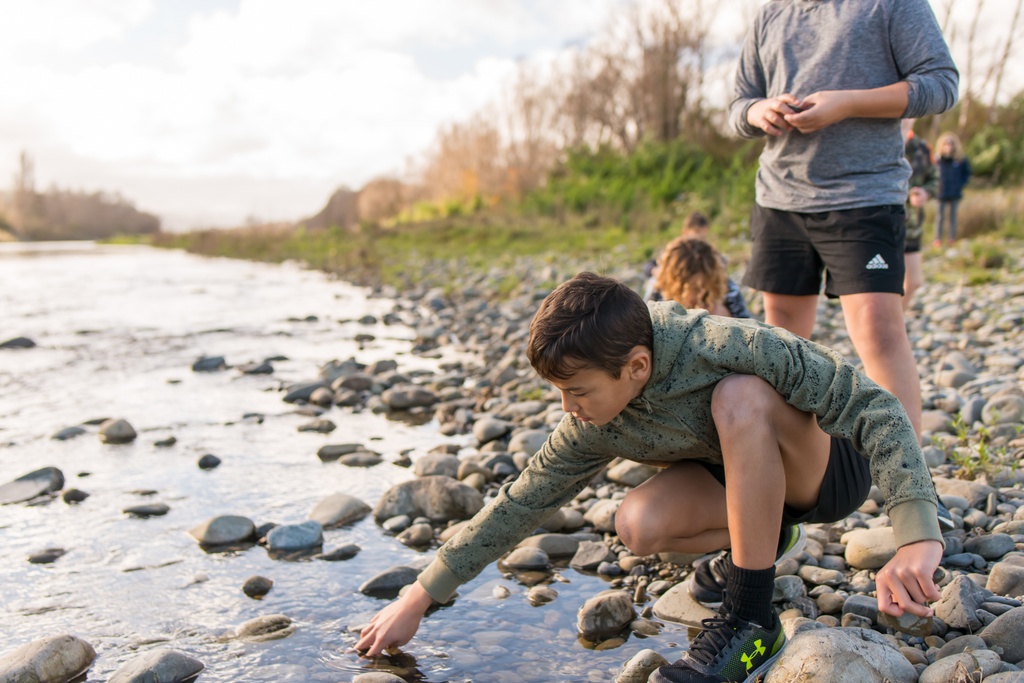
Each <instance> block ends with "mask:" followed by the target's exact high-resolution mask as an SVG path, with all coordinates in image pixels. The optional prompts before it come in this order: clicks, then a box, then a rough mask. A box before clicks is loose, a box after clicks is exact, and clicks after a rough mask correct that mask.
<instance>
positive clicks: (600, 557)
mask: <svg viewBox="0 0 1024 683" xmlns="http://www.w3.org/2000/svg"><path fill="white" fill-rule="evenodd" d="M614 561H615V553H613V552H612V551H611V549H610V548H609V547H608V546H607V545H606V544H604V543H601V542H599V541H582V542H581V543H580V544H579V547H578V548H577V549H576V552H575V554H573V556H572V560H571V561H570V562H569V566H570V567H572V568H573V569H575V570H577V571H588V572H592V571H597V568H598V567H599V566H600V565H601V563H602V562H614Z"/></svg>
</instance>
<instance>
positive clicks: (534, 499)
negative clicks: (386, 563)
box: [418, 415, 612, 603]
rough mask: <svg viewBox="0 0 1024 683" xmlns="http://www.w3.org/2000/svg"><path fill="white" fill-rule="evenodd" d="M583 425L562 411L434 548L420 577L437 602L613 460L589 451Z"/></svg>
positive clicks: (579, 489)
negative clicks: (517, 467)
mask: <svg viewBox="0 0 1024 683" xmlns="http://www.w3.org/2000/svg"><path fill="white" fill-rule="evenodd" d="M583 429H589V430H592V431H594V432H595V433H596V432H597V431H598V429H599V428H597V427H584V428H581V427H580V425H579V424H578V423H577V422H576V420H575V419H574V418H573V417H572V416H571V415H566V416H565V417H564V418H563V419H562V422H561V423H560V424H559V425H558V428H557V429H555V431H554V432H553V433H552V434H551V436H550V437H548V440H547V442H546V443H545V444H544V446H543V447H541V449H540V450H539V451H537V453H536V454H535V455H534V456H533V457H532V458H531V459H530V463H529V465H527V467H526V469H525V470H523V472H522V473H521V474H520V475H519V477H517V478H516V480H515V481H513V482H511V483H508V484H505V485H504V486H502V487H501V489H500V490H499V491H498V496H497V498H495V499H494V501H493V502H491V503H490V504H489V505H487V507H485V508H484V509H483V510H481V511H480V512H478V513H477V514H476V515H475V516H474V517H473V518H472V519H471V520H470V521H469V523H468V524H467V525H466V527H465V528H464V529H463V530H462V531H460V532H459V533H458V534H456V535H455V537H453V538H452V539H450V540H449V541H448V542H447V543H445V544H444V545H443V546H441V548H440V549H439V550H438V551H437V557H436V558H435V559H434V561H433V562H432V563H431V564H430V565H429V566H428V567H427V568H426V569H425V570H424V571H423V573H422V574H420V577H419V579H418V580H419V582H420V584H421V585H422V586H423V588H424V589H425V590H426V591H427V593H428V594H429V595H430V597H432V598H433V599H434V600H437V601H438V602H442V603H443V602H447V601H448V600H450V599H451V596H452V595H453V594H454V593H455V590H456V589H457V588H458V587H459V585H460V584H463V583H465V582H467V581H469V580H471V579H473V578H474V577H476V576H477V575H478V574H479V573H480V572H481V571H483V570H484V568H485V567H486V566H487V565H488V564H490V563H491V562H493V561H495V560H497V559H498V558H499V557H501V556H502V555H503V554H505V552H507V551H508V550H509V549H511V548H512V547H513V546H515V545H516V544H517V543H518V542H519V541H521V540H523V539H524V538H526V537H527V536H529V535H530V534H531V533H532V532H533V531H534V529H536V528H537V527H538V526H540V525H541V524H543V522H544V520H546V519H547V518H548V517H550V516H551V514H552V513H554V512H555V510H557V509H559V508H560V507H562V506H563V505H565V504H566V503H568V502H569V501H570V500H572V499H573V498H574V497H575V496H576V494H578V493H579V492H580V491H582V490H583V489H584V487H586V485H587V484H588V483H590V481H591V480H592V479H593V478H594V477H595V476H596V475H597V474H598V473H599V472H600V471H601V470H602V469H603V468H604V467H605V466H606V465H607V464H608V463H609V462H610V461H611V460H612V458H611V456H604V455H598V454H596V453H589V452H588V451H590V450H591V449H589V447H588V446H587V443H586V441H587V440H586V438H585V437H586V436H587V435H586V434H585V433H584V432H583Z"/></svg>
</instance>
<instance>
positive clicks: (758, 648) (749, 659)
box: [740, 638, 765, 671]
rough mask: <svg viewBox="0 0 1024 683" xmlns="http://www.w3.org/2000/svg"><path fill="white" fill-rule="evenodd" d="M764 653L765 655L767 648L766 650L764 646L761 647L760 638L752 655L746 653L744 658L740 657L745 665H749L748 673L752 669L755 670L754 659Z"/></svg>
mask: <svg viewBox="0 0 1024 683" xmlns="http://www.w3.org/2000/svg"><path fill="white" fill-rule="evenodd" d="M764 653H765V648H764V646H763V645H761V639H760V638H758V639H757V640H755V641H754V649H753V651H752V652H751V653H750V654H747V653H746V652H744V653H743V656H742V657H740V660H742V661H743V663H744V664H746V665H747V671H750V670H751V669H752V668H754V657H756V656H758V655H763V654H764Z"/></svg>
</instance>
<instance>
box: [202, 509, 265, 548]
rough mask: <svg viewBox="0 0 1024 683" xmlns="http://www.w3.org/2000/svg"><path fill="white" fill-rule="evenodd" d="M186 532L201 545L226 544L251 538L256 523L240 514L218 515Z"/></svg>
mask: <svg viewBox="0 0 1024 683" xmlns="http://www.w3.org/2000/svg"><path fill="white" fill-rule="evenodd" d="M188 533H189V534H190V535H191V536H192V538H194V539H196V540H197V541H199V542H200V543H201V544H203V545H228V544H231V543H242V542H244V541H250V540H252V539H253V536H254V535H255V534H256V525H255V524H253V523H252V520H251V519H249V518H247V517H242V516H241V515H220V516H218V517H213V518H211V519H208V520H207V521H205V522H203V523H202V524H200V525H198V526H196V527H193V528H192V529H190V530H189V532H188Z"/></svg>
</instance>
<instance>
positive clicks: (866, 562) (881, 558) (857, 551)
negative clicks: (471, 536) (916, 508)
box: [845, 527, 896, 569]
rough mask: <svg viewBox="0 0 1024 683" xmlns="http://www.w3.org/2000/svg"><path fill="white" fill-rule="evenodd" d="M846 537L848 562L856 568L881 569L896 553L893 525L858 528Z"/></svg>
mask: <svg viewBox="0 0 1024 683" xmlns="http://www.w3.org/2000/svg"><path fill="white" fill-rule="evenodd" d="M845 538H846V563H847V564H848V565H850V566H851V567H853V568H854V569H880V568H882V567H884V566H885V563H886V562H888V561H889V560H891V559H892V558H893V557H894V556H895V555H896V537H895V536H894V535H893V531H892V527H880V528H877V529H857V530H856V531H851V532H849V533H848V534H846V535H845Z"/></svg>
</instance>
